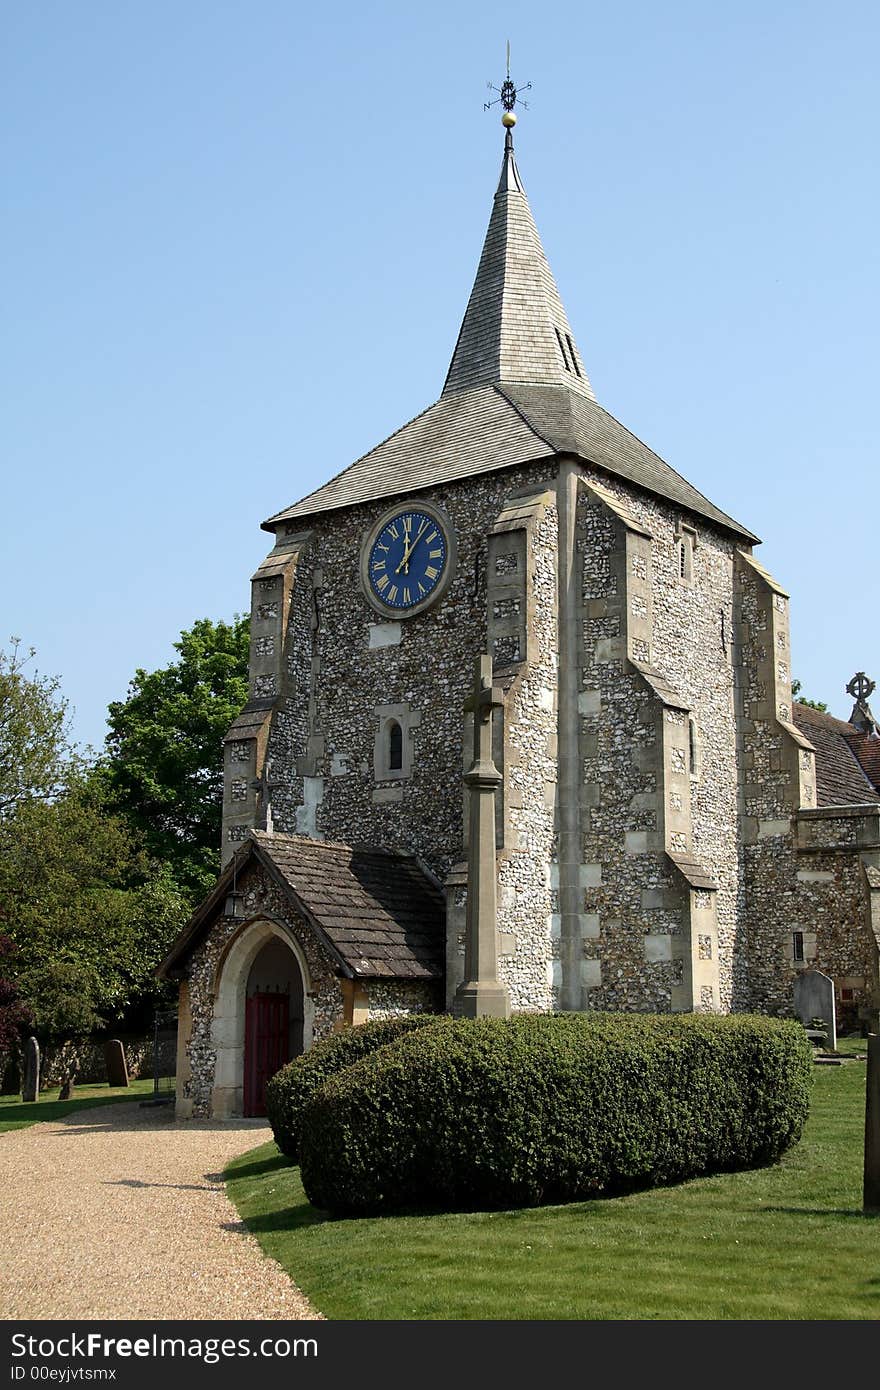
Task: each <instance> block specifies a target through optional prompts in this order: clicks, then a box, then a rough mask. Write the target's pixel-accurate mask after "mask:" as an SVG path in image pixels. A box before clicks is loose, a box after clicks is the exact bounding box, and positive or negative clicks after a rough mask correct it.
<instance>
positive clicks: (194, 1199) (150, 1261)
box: [0, 1104, 321, 1319]
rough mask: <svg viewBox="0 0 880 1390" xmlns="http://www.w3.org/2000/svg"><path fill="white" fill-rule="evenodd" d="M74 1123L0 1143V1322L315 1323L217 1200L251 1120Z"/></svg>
mask: <svg viewBox="0 0 880 1390" xmlns="http://www.w3.org/2000/svg"><path fill="white" fill-rule="evenodd" d="M171 1112H172V1108H171V1107H170V1106H168V1107H166V1106H162V1107H157V1108H156V1109H146V1110H142V1109H141V1108H140V1107H139V1106H138V1105H137V1104H133V1105H108V1106H104V1107H102V1108H100V1109H96V1110H79V1111H77V1112H75V1113H74V1114H72V1115H70V1116H68V1117H67V1118H66V1119H64V1120H53V1121H49V1122H47V1123H45V1124H38V1125H33V1126H32V1127H30V1128H29V1129H20V1130H12V1131H11V1132H10V1133H8V1134H3V1135H0V1213H2V1214H0V1234H2V1248H3V1255H2V1259H0V1317H2V1318H6V1319H9V1318H317V1317H320V1316H321V1315H320V1313H317V1312H315V1310H314V1309H313V1308H312V1307H311V1305H310V1304H309V1302H308V1300H307V1299H306V1298H305V1296H304V1295H303V1294H301V1293H300V1291H299V1289H297V1288H296V1287H295V1285H293V1284H291V1282H290V1280H289V1279H288V1277H287V1275H286V1274H285V1273H284V1271H283V1270H282V1268H281V1266H280V1265H278V1264H276V1263H275V1261H274V1260H270V1259H268V1258H267V1256H265V1255H264V1254H263V1253H262V1251H261V1250H260V1247H259V1245H258V1244H257V1242H256V1240H255V1239H254V1238H253V1236H252V1235H250V1234H249V1233H248V1232H247V1230H246V1229H245V1227H244V1225H243V1224H242V1222H241V1221H240V1220H239V1218H238V1213H237V1212H236V1210H235V1208H234V1207H233V1205H232V1203H231V1202H230V1201H229V1199H228V1198H227V1196H226V1193H225V1192H224V1190H223V1184H222V1181H221V1175H222V1172H223V1169H224V1167H225V1166H226V1164H227V1163H228V1162H229V1161H230V1159H232V1158H234V1157H235V1155H236V1154H240V1153H243V1152H244V1151H245V1150H247V1149H251V1148H254V1147H255V1146H256V1145H257V1144H262V1143H265V1142H266V1140H267V1139H271V1137H272V1135H271V1131H270V1130H269V1129H268V1128H266V1126H265V1125H263V1124H262V1123H260V1122H255V1121H253V1120H250V1121H249V1120H241V1121H227V1122H225V1123H223V1124H216V1123H213V1122H211V1121H187V1122H185V1123H181V1124H176V1123H175V1122H174V1119H173V1114H172V1113H171Z"/></svg>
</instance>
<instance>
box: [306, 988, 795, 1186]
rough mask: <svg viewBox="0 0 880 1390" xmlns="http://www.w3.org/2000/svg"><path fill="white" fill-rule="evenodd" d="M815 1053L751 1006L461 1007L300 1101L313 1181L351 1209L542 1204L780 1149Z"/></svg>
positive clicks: (767, 1157)
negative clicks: (724, 1010) (734, 1011)
mask: <svg viewBox="0 0 880 1390" xmlns="http://www.w3.org/2000/svg"><path fill="white" fill-rule="evenodd" d="M812 1072H813V1054H812V1049H811V1047H810V1045H809V1043H808V1041H807V1039H806V1036H805V1034H804V1030H803V1028H802V1027H801V1025H800V1024H799V1023H795V1022H790V1021H780V1020H777V1019H770V1018H763V1017H757V1016H753V1015H744V1014H738V1015H732V1016H729V1017H719V1016H707V1015H698V1014H679V1015H645V1014H586V1015H585V1014H555V1015H520V1016H518V1017H514V1018H512V1019H510V1020H507V1021H501V1020H497V1019H468V1020H464V1019H462V1020H458V1021H455V1022H449V1023H448V1024H447V1026H445V1027H443V1028H433V1029H429V1030H428V1031H425V1032H421V1033H418V1034H415V1035H411V1036H409V1037H403V1038H400V1039H399V1040H398V1041H397V1042H394V1043H391V1044H390V1045H388V1046H385V1047H383V1048H382V1049H381V1050H380V1051H375V1052H373V1053H372V1054H371V1055H370V1056H366V1057H363V1058H362V1059H361V1060H360V1061H358V1062H355V1063H354V1065H352V1066H350V1067H348V1068H347V1069H346V1070H345V1071H341V1072H338V1073H337V1075H336V1076H334V1077H332V1078H330V1079H329V1080H328V1081H327V1082H326V1083H325V1084H324V1085H323V1086H322V1087H321V1089H320V1090H316V1091H315V1093H314V1095H313V1096H312V1098H311V1100H310V1101H309V1103H308V1105H307V1106H306V1108H305V1111H304V1113H303V1117H302V1143H301V1155H300V1157H301V1167H302V1178H303V1185H304V1187H305V1190H306V1193H307V1195H308V1198H309V1200H310V1202H312V1203H313V1205H314V1206H316V1207H320V1208H324V1209H326V1210H330V1211H333V1212H339V1213H361V1212H378V1211H384V1210H401V1209H409V1210H412V1209H426V1208H427V1209H435V1210H436V1209H438V1208H440V1209H461V1208H470V1207H481V1208H482V1207H502V1206H505V1207H506V1206H528V1205H535V1204H537V1203H541V1202H561V1201H570V1200H573V1199H577V1198H586V1197H591V1196H594V1195H595V1194H597V1193H610V1192H619V1191H624V1190H626V1189H628V1188H633V1187H643V1186H649V1185H656V1184H661V1183H671V1182H677V1181H680V1180H681V1179H683V1178H689V1177H694V1176H696V1175H697V1174H700V1173H710V1172H718V1171H722V1170H725V1169H734V1168H748V1167H755V1166H759V1165H761V1164H766V1163H772V1162H773V1161H774V1160H776V1159H777V1158H779V1156H780V1155H781V1154H782V1153H784V1152H785V1150H786V1149H787V1148H789V1147H790V1145H792V1144H794V1143H795V1142H796V1141H797V1140H798V1139H799V1138H800V1135H801V1131H802V1129H803V1125H804V1121H805V1120H806V1118H807V1114H808V1110H809V1096H810V1087H811V1085H812Z"/></svg>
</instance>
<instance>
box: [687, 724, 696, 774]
mask: <svg viewBox="0 0 880 1390" xmlns="http://www.w3.org/2000/svg"><path fill="white" fill-rule="evenodd" d="M688 763H689V766H690V774H691V776H692V777H696V775H697V726H696V724H695V723H694V721H693V720H692V719H689V720H688Z"/></svg>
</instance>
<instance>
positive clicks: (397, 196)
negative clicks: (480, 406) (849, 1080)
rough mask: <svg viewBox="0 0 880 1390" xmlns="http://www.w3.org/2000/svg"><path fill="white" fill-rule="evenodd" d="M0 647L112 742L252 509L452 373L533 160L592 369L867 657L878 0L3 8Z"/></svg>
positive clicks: (841, 639)
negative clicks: (493, 88)
mask: <svg viewBox="0 0 880 1390" xmlns="http://www.w3.org/2000/svg"><path fill="white" fill-rule="evenodd" d="M3 29H4V41H3V57H2V60H0V61H2V65H3V71H2V73H0V79H2V80H0V88H2V94H0V103H2V107H3V112H2V169H0V174H2V200H3V207H2V209H0V224H2V231H0V237H2V242H3V256H2V263H3V266H4V285H3V295H2V303H3V322H4V333H3V335H2V336H3V345H2V357H3V361H2V380H3V392H4V397H5V399H4V403H3V410H2V468H3V502H4V524H3V541H2V566H0V586H2V587H0V595H2V597H0V639H2V640H5V638H6V637H7V635H9V634H12V633H16V634H19V635H20V636H21V637H22V639H23V640H24V641H25V642H26V643H28V644H32V645H34V646H35V647H37V649H38V654H39V665H40V667H41V669H43V670H45V671H47V672H51V673H56V674H58V675H59V676H60V677H61V678H62V682H63V686H64V689H65V691H66V693H67V694H68V695H69V697H70V699H71V701H72V703H73V705H74V706H75V710H76V718H75V731H76V733H77V735H78V737H79V738H81V739H82V740H85V741H88V742H91V743H93V744H95V745H98V744H100V743H101V742H102V740H103V734H104V718H105V710H106V705H107V703H108V702H109V701H110V700H112V699H118V698H120V697H122V696H124V694H125V690H126V686H127V683H128V681H129V679H130V677H131V675H132V674H133V672H134V670H135V668H136V667H138V666H145V667H147V668H151V667H153V666H156V665H159V664H164V663H165V662H166V661H167V660H168V659H169V658H170V657H171V656H172V650H171V643H172V642H173V640H174V639H175V637H176V636H177V634H178V632H179V630H180V629H181V628H183V627H187V626H189V625H190V624H191V623H192V622H193V621H194V620H195V619H196V618H198V617H201V616H206V615H207V616H210V617H215V618H219V617H230V616H231V615H232V614H233V613H234V612H236V611H242V610H244V609H245V608H246V606H247V603H248V596H249V584H248V580H249V577H250V574H251V572H252V571H253V569H254V568H255V567H256V565H257V563H258V562H259V560H260V559H261V557H262V555H263V554H264V553H265V551H266V550H267V549H268V542H269V538H268V537H267V536H266V535H265V533H263V532H261V531H260V530H259V523H260V521H261V520H262V519H263V518H265V517H266V516H269V515H271V514H272V513H273V512H275V511H277V510H279V509H280V508H282V507H284V506H286V505H287V504H289V503H291V502H293V501H294V500H295V499H297V498H298V497H300V496H301V495H302V494H303V493H305V492H307V491H309V490H310V489H311V488H312V487H314V486H316V485H317V484H318V483H319V482H321V481H322V480H324V479H325V478H327V477H329V476H330V475H331V474H333V473H335V472H337V471H338V470H339V469H340V468H342V467H344V466H345V465H346V464H348V463H349V462H351V461H352V460H353V459H354V458H355V457H357V456H358V455H359V454H361V453H363V452H364V451H365V450H366V449H367V448H369V447H370V446H372V445H373V444H374V443H376V442H378V440H380V439H381V438H383V437H384V436H385V435H386V434H388V433H389V432H390V431H391V430H393V429H395V428H396V427H397V426H398V425H400V424H402V423H403V422H404V421H405V420H406V419H408V418H409V417H410V416H412V415H414V414H415V413H417V411H419V410H421V409H422V408H423V407H424V406H425V405H427V404H429V403H430V401H432V400H433V399H435V397H436V396H437V395H438V393H439V390H440V388H441V385H442V381H443V377H444V374H445V371H446V366H447V363H448V359H449V356H450V354H451V351H452V348H453V346H454V343H455V337H456V333H457V330H458V325H459V321H460V318H461V315H462V313H463V310H464V306H465V303H466V300H467V295H468V292H469V290H470V285H471V282H472V279H473V274H474V271H475V268H476V262H477V258H478V255H479V251H480V246H481V243H482V238H483V234H484V231H485V226H486V222H487V220H488V216H489V211H490V206H491V199H492V194H493V192H494V187H495V182H496V179H497V172H498V167H499V162H500V157H501V129H500V126H499V123H498V112H497V110H495V111H493V112H492V113H490V114H485V113H484V112H483V110H482V103H483V100H484V99H485V97H486V95H487V93H486V90H485V89H486V82H487V80H488V79H489V78H491V79H492V80H493V81H495V82H496V83H498V82H500V80H501V77H502V76H503V62H504V43H505V40H506V39H507V38H508V37H509V38H510V40H511V43H512V51H513V61H512V70H513V76H514V77H515V78H516V79H518V80H519V81H521V82H524V81H526V80H528V79H531V81H532V83H533V90H532V91H531V92H530V93H529V94H528V96H529V99H530V101H531V108H530V110H529V111H528V112H526V113H524V115H523V116H522V118H521V120H520V123H519V125H518V127H517V152H518V157H519V163H520V167H521V170H522V173H523V177H524V180H525V183H526V187H527V189H528V192H529V197H530V201H531V204H532V208H533V211H534V213H535V216H536V219H537V222H538V226H539V229H540V231H541V234H542V237H543V240H544V245H545V247H546V249H547V253H548V255H549V258H550V263H551V265H552V267H553V270H554V273H555V275H556V279H557V281H558V283H559V286H560V290H561V292H562V297H563V300H564V302H565V304H566V307H567V309H568V312H569V316H570V318H571V321H572V324H573V327H574V330H575V333H576V335H577V339H578V343H579V346H580V348H581V352H582V355H583V357H584V359H585V361H586V364H587V368H588V371H589V372H590V376H591V378H592V381H593V384H594V387H595V389H596V393H597V395H598V397H599V399H600V401H601V402H602V404H603V405H605V406H606V407H607V408H608V409H609V410H611V411H612V412H613V413H614V414H615V415H616V416H617V417H618V418H619V419H621V420H623V422H624V423H625V424H626V425H627V426H628V427H629V428H630V429H632V430H633V431H634V432H635V433H637V434H638V435H639V436H640V437H641V438H643V439H645V440H646V441H647V442H648V443H649V444H650V445H651V446H652V447H653V448H655V449H656V450H657V452H658V453H660V454H661V455H662V456H663V457H664V458H665V459H666V460H667V461H668V462H669V463H671V464H672V465H673V466H674V467H675V468H677V469H678V470H679V471H680V472H681V473H684V474H685V476H686V477H688V478H689V479H690V480H691V481H692V482H693V483H694V484H695V485H696V486H697V487H698V488H700V489H701V491H703V492H705V493H707V494H708V495H709V496H710V497H711V498H712V499H713V501H715V502H716V503H717V504H718V505H719V506H721V507H723V508H724V509H725V510H727V511H728V512H730V513H731V514H732V515H734V516H735V517H737V518H738V519H739V520H741V521H743V522H744V523H745V524H746V525H748V526H749V527H750V528H751V529H752V530H754V531H756V532H757V533H758V534H759V535H761V536H763V537H764V540H765V544H764V545H763V546H762V547H761V549H760V551H759V558H761V559H762V561H763V563H764V564H766V565H767V566H768V567H769V568H770V569H771V570H772V571H773V572H774V573H775V574H776V576H777V577H778V578H779V579H780V580H781V582H782V583H784V584H785V585H786V586H787V587H788V588H789V589H790V590H791V592H792V594H793V608H792V615H793V616H792V631H793V658H794V660H793V664H794V671H795V674H796V675H798V676H799V677H800V679H801V680H802V681H803V683H804V688H805V691H806V692H807V693H808V694H810V695H812V696H813V697H815V698H824V699H826V700H828V701H829V703H830V704H831V707H832V709H834V710H835V711H836V712H838V713H842V714H843V715H847V714H848V713H849V709H850V705H851V701H850V700H849V698H848V697H847V696H846V695H845V694H844V692H843V687H844V685H845V683H846V681H847V680H848V679H849V678H850V676H851V675H852V674H853V672H854V671H855V670H856V669H858V668H864V669H866V670H867V671H868V672H869V674H873V675H874V676H875V678H877V679H880V650H878V642H877V638H876V632H877V600H878V583H877V564H876V536H877V525H878V489H877V437H878V420H877V383H878V335H877V326H878V321H880V314H878V308H880V305H878V297H880V296H878V273H877V272H878V242H880V237H878V227H880V205H878V204H880V196H878V177H877V175H878V170H877V146H878V109H880V102H878V83H877V72H878V69H880V51H878V49H880V44H878V38H880V8H878V6H877V5H876V3H869V2H868V0H865V3H847V0H843V3H840V4H838V5H836V6H830V5H828V4H827V3H823V4H819V3H798V4H794V3H784V2H782V0H774V3H773V4H772V5H768V4H766V3H755V2H754V0H743V2H742V3H740V4H739V5H737V6H733V7H721V6H715V5H707V4H705V3H699V4H698V3H684V0H669V3H667V4H665V5H657V4H649V3H635V0H621V3H618V4H616V5H614V6H608V5H603V6H600V5H597V4H592V5H591V4H584V3H582V0H580V2H579V3H568V2H566V3H558V4H551V5H535V4H534V3H532V4H529V5H525V4H521V3H513V2H511V3H505V4H499V3H496V0H488V3H481V4H479V5H473V4H470V3H461V0H451V2H450V3H445V4H444V5H442V6H432V7H423V6H419V5H413V4H412V3H408V4H403V3H389V4H373V5H367V4H360V5H351V4H348V3H345V2H344V0H343V2H342V3H337V4H335V5H333V6H327V7H326V8H325V7H323V6H308V7H306V6H303V5H299V4H296V3H282V2H281V0H257V3H248V4H245V3H244V0H237V3H230V2H229V0H226V2H225V3H224V2H223V0H211V3H206V0H186V3H183V4H181V3H179V2H177V0H175V3H169V0H151V3H150V4H136V3H134V0H121V2H120V0H114V3H109V0H80V3H78V4H69V3H57V2H54V3H53V0H41V3H40V4H28V3H26V0H16V2H14V3H8V4H7V5H6V6H5V7H4V18H3Z"/></svg>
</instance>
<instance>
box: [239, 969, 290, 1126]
mask: <svg viewBox="0 0 880 1390" xmlns="http://www.w3.org/2000/svg"><path fill="white" fill-rule="evenodd" d="M289 1061H290V996H289V995H287V994H271V993H265V994H262V993H258V994H252V995H251V997H250V999H248V1001H247V1005H246V1013H245V1032H244V1113H245V1114H246V1115H265V1113H266V1082H267V1081H268V1080H269V1077H270V1076H274V1075H275V1073H276V1071H278V1068H279V1067H283V1066H284V1063H285V1062H289Z"/></svg>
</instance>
